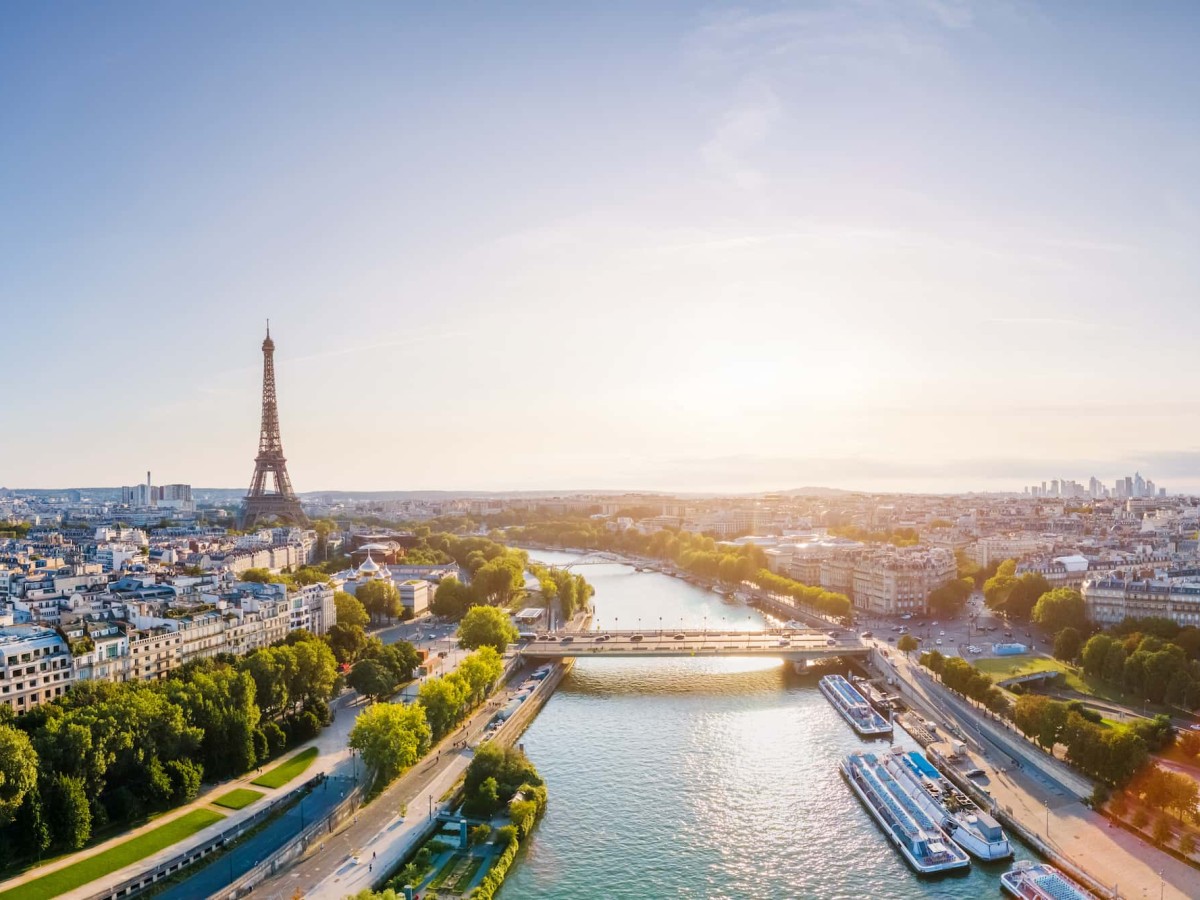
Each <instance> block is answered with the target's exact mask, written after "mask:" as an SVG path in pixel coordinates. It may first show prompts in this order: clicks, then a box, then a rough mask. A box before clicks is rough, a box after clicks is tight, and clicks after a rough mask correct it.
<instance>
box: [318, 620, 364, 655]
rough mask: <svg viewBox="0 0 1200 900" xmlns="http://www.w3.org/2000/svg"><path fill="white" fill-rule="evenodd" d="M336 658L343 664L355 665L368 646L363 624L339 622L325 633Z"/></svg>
mask: <svg viewBox="0 0 1200 900" xmlns="http://www.w3.org/2000/svg"><path fill="white" fill-rule="evenodd" d="M325 640H326V642H327V643H328V644H329V649H330V650H332V651H333V656H334V658H335V659H336V660H337V661H338V662H339V663H340V664H342V665H353V664H354V662H355V660H357V659H358V658H359V656H361V655H362V653H363V651H364V650H366V648H367V645H368V644H367V633H366V632H365V631H363V629H362V626H361V625H347V624H345V623H343V622H338V623H337V624H336V625H334V626H333V627H332V628H330V629H329V632H328V633H327V634H326V635H325Z"/></svg>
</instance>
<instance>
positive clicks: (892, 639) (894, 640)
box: [888, 634, 896, 644]
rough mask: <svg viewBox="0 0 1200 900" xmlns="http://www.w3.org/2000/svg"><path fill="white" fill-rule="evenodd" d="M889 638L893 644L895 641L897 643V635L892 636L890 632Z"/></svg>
mask: <svg viewBox="0 0 1200 900" xmlns="http://www.w3.org/2000/svg"><path fill="white" fill-rule="evenodd" d="M888 640H889V641H890V642H891V643H893V644H894V643H896V638H895V637H893V636H892V635H890V634H889V635H888Z"/></svg>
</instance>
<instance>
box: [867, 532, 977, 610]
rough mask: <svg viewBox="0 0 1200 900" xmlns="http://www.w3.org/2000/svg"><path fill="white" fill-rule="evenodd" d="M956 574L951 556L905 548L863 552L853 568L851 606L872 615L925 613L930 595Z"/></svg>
mask: <svg viewBox="0 0 1200 900" xmlns="http://www.w3.org/2000/svg"><path fill="white" fill-rule="evenodd" d="M957 575H958V563H957V562H956V561H955V559H954V553H953V552H952V551H950V550H946V549H943V548H934V549H931V550H924V549H915V548H906V549H904V550H883V551H878V552H871V553H864V554H862V556H861V557H860V558H859V559H858V561H857V563H856V565H855V567H854V580H853V585H854V587H853V591H852V592H851V593H850V594H849V595H848V596H850V598H851V600H852V601H853V603H854V605H855V606H856V607H857V608H859V609H862V610H864V611H866V612H868V613H870V614H872V615H884V616H894V615H899V614H902V613H924V612H926V610H927V600H928V598H929V594H930V592H931V591H933V590H934V589H936V588H938V587H941V586H942V585H943V584H945V583H946V582H947V581H950V580H951V579H953V578H955V577H956V576H957Z"/></svg>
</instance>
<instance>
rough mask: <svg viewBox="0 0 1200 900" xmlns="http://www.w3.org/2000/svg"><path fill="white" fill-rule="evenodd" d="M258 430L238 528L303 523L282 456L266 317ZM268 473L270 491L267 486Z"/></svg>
mask: <svg viewBox="0 0 1200 900" xmlns="http://www.w3.org/2000/svg"><path fill="white" fill-rule="evenodd" d="M262 354H263V386H262V429H261V431H260V432H259V436H258V455H257V456H256V457H255V458H254V475H253V476H252V477H251V479H250V490H249V491H247V492H246V499H245V503H244V504H243V506H242V527H243V528H249V527H253V526H255V525H258V524H262V523H264V522H266V521H267V520H269V519H279V520H281V521H284V522H292V523H296V524H304V523H307V522H308V519H307V517H306V516H305V515H304V511H303V510H302V509H301V507H300V500H299V498H298V497H297V496H296V492H295V491H294V490H292V480H291V478H290V477H288V472H287V460H286V459H285V458H284V455H283V440H282V439H281V438H280V436H279V406H278V404H277V402H276V397H275V342H274V341H273V340H271V320H270V319H268V320H267V336H266V338H265V339H264V340H263V343H262ZM268 476H270V479H271V481H272V482H273V485H272V486H273V488H274V490H268V489H267V480H268Z"/></svg>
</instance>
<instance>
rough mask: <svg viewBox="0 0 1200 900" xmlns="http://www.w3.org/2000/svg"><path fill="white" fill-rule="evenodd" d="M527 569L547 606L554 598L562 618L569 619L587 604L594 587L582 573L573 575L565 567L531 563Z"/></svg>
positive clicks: (594, 591)
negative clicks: (550, 566) (536, 582)
mask: <svg viewBox="0 0 1200 900" xmlns="http://www.w3.org/2000/svg"><path fill="white" fill-rule="evenodd" d="M529 571H530V572H531V573H533V576H534V577H535V578H536V579H537V580H538V583H539V585H540V586H541V591H542V597H543V598H544V599H545V601H546V606H547V608H549V606H550V604H552V603H553V602H554V601H555V600H556V599H557V600H558V605H559V609H560V610H561V612H562V617H563V619H564V620H567V621H569V620H570V619H571V617H572V616H573V615H575V612H576V610H578V609H580V608H582V607H584V606H586V605H587V601H588V598H590V597H591V596H592V595H593V594H594V593H596V589H595V588H593V587H592V586H591V585H590V584H588V583H587V580H586V579H585V578H584V577H583V576H582V575H574V574H572V573H571V572H569V571H567V570H566V569H548V568H546V567H545V566H538V565H531V566H530V567H529Z"/></svg>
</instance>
